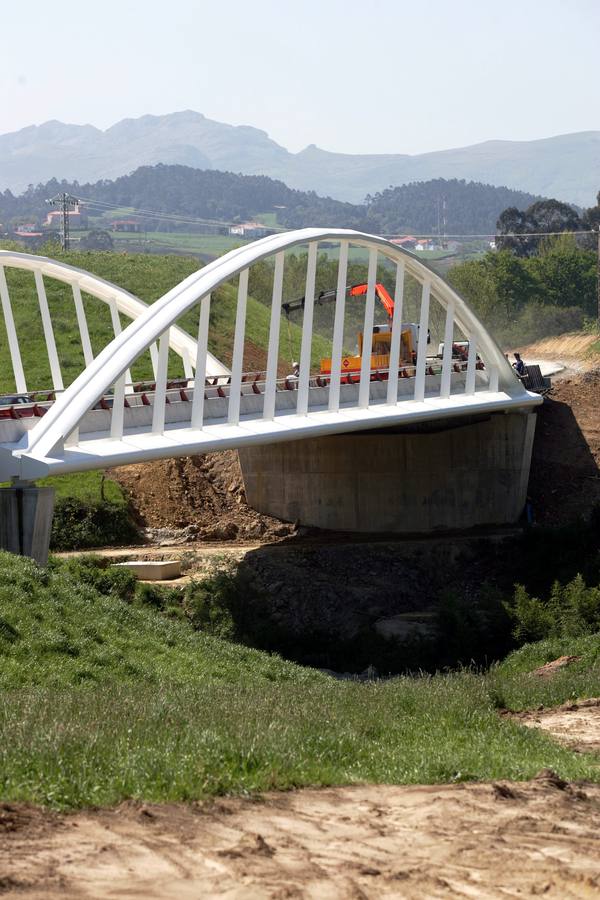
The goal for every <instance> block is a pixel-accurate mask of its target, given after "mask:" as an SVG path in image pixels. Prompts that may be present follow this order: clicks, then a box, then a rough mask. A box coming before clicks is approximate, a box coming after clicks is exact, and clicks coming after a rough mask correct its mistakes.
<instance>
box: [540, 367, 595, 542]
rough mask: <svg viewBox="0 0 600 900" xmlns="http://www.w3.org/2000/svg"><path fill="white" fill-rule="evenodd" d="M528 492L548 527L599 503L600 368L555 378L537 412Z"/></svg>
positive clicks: (541, 521)
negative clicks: (560, 378)
mask: <svg viewBox="0 0 600 900" xmlns="http://www.w3.org/2000/svg"><path fill="white" fill-rule="evenodd" d="M529 494H530V497H531V500H532V503H533V508H534V513H535V517H536V520H537V521H538V522H540V523H542V524H548V525H563V524H567V523H568V522H571V521H573V520H574V519H575V518H577V517H578V516H580V515H583V516H588V515H589V513H590V512H591V510H592V508H593V507H594V506H595V505H597V504H600V368H596V369H592V370H590V371H589V372H585V373H584V374H581V375H574V376H572V377H568V378H565V379H563V380H557V381H556V382H555V383H554V386H553V388H552V391H551V393H550V395H549V396H548V397H547V398H546V399H545V401H544V405H543V406H542V407H541V408H540V409H539V411H538V420H537V426H536V435H535V441H534V446H533V458H532V464H531V475H530V479H529Z"/></svg>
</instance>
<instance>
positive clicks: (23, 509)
mask: <svg viewBox="0 0 600 900" xmlns="http://www.w3.org/2000/svg"><path fill="white" fill-rule="evenodd" d="M53 513H54V488H51V487H35V485H31V486H15V487H10V488H0V549H2V550H8V551H9V552H10V553H16V554H18V555H20V556H30V557H31V558H32V559H34V560H35V561H36V562H37V563H39V565H41V566H45V565H46V563H47V562H48V552H49V549H50V535H51V532H52V516H53Z"/></svg>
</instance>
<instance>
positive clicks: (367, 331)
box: [358, 247, 377, 409]
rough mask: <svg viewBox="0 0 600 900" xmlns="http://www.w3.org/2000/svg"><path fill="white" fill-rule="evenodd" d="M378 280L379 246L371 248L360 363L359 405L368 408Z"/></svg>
mask: <svg viewBox="0 0 600 900" xmlns="http://www.w3.org/2000/svg"><path fill="white" fill-rule="evenodd" d="M376 281H377V248H376V247H371V248H370V249H369V266H368V269H367V296H366V300H365V320H364V325H363V346H362V359H361V364H360V389H359V391H358V405H359V406H360V407H361V408H362V409H366V407H367V406H368V405H369V394H370V391H371V348H372V346H373V320H374V316H375V283H376Z"/></svg>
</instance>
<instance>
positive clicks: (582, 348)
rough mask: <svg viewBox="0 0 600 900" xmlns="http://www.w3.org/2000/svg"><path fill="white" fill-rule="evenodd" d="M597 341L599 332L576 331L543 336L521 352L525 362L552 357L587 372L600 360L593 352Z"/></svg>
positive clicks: (569, 366)
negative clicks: (554, 335)
mask: <svg viewBox="0 0 600 900" xmlns="http://www.w3.org/2000/svg"><path fill="white" fill-rule="evenodd" d="M597 341H598V335H597V334H596V335H594V334H587V333H586V332H584V331H576V332H573V333H571V334H559V335H557V336H556V337H548V338H543V340H540V341H536V342H535V343H534V344H530V345H529V346H527V347H521V348H520V353H521V355H522V357H523V359H524V360H525V362H527V360H528V359H552V360H558V361H559V362H560V363H561V364H562V365H564V366H566V367H567V368H568V369H570V370H572V371H574V372H585V371H587V370H588V369H593V368H595V367H596V366H597V365H598V364H599V362H600V359H599V358H598V355H597V354H594V352H593V347H594V344H595V343H596V342H597Z"/></svg>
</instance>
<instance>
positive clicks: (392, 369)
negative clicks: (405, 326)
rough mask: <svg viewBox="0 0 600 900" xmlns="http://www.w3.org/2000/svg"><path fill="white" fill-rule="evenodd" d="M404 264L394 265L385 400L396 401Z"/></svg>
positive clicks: (392, 403)
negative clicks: (394, 279)
mask: <svg viewBox="0 0 600 900" xmlns="http://www.w3.org/2000/svg"><path fill="white" fill-rule="evenodd" d="M405 268H406V264H405V262H404V260H403V259H402V260H400V261H399V262H398V263H397V265H396V287H395V290H394V316H393V319H392V340H391V343H390V365H389V371H388V387H387V402H388V403H389V404H391V405H394V404H395V403H397V402H398V373H399V367H400V347H401V344H402V306H403V301H404V271H405Z"/></svg>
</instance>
